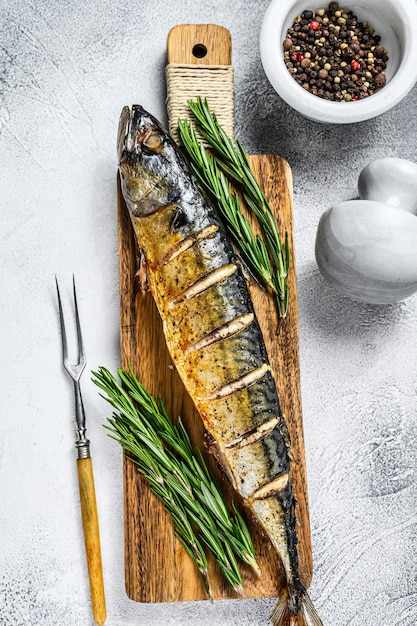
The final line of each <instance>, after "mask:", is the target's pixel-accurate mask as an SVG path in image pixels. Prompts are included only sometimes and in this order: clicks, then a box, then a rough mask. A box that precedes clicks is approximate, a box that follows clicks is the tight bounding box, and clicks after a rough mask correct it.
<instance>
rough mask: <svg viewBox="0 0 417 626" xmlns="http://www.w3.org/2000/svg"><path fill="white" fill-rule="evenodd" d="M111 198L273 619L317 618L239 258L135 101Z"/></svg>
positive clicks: (274, 399) (124, 117) (281, 623)
mask: <svg viewBox="0 0 417 626" xmlns="http://www.w3.org/2000/svg"><path fill="white" fill-rule="evenodd" d="M118 157H119V171H120V179H121V187H122V193H123V197H124V199H125V202H126V205H127V208H128V210H129V213H130V216H131V220H132V224H133V227H134V231H135V234H136V238H137V242H138V244H139V247H140V249H141V251H142V253H143V255H144V262H145V267H146V275H147V282H148V284H149V288H150V290H151V292H152V295H153V297H154V299H155V302H156V305H157V307H158V310H159V313H160V315H161V318H162V322H163V328H164V334H165V338H166V342H167V346H168V349H169V352H170V354H171V357H172V359H173V362H174V364H175V366H176V368H177V370H178V372H179V374H180V376H181V378H182V380H183V382H184V384H185V387H186V388H187V390H188V392H189V394H190V396H191V398H192V399H193V401H194V403H195V405H196V407H197V409H198V411H199V413H200V415H201V418H202V420H203V423H204V426H205V428H206V430H207V431H208V432H209V433H210V435H211V437H212V439H213V442H214V445H215V447H216V456H217V458H218V459H219V460H220V463H221V465H222V466H223V468H224V470H225V472H226V473H227V475H228V477H229V478H230V480H231V482H232V484H233V486H234V487H235V489H236V491H238V493H239V494H241V496H242V497H243V498H244V500H245V503H246V504H247V506H248V507H249V508H250V510H251V511H252V512H253V513H254V515H255V516H256V517H257V519H258V520H259V522H260V523H261V525H262V527H263V529H264V530H265V532H266V533H267V535H268V536H269V538H270V539H271V541H272V543H273V545H274V546H275V548H276V549H277V551H278V553H279V554H280V557H281V559H282V563H283V567H284V570H285V574H286V582H287V584H286V587H285V588H284V589H283V591H282V594H281V596H280V597H279V599H278V601H277V603H276V606H275V608H274V610H273V612H272V615H271V618H270V619H271V621H272V623H273V624H274V626H320V625H322V622H321V620H320V618H319V617H318V615H317V613H316V611H315V609H314V607H313V605H312V603H311V601H310V599H309V597H308V595H307V593H306V591H305V589H304V587H303V586H302V584H301V582H300V578H299V574H298V552H297V535H296V515H295V506H296V502H295V499H294V496H293V491H292V486H291V480H290V456H291V455H290V444H289V437H288V431H287V428H286V425H285V420H284V417H283V415H282V413H281V409H280V404H279V400H278V394H277V389H276V386H275V381H274V377H273V373H272V371H271V366H270V365H269V362H268V356H267V353H266V348H265V345H264V341H263V338H262V333H261V330H260V327H259V324H258V321H257V319H256V316H255V313H254V310H253V305H252V301H251V297H250V293H249V288H248V285H247V281H246V279H245V276H244V274H243V272H242V268H241V263H240V260H239V259H238V257H237V256H236V254H235V252H234V250H233V247H232V245H231V243H230V242H229V240H228V239H227V237H226V235H225V231H224V228H223V226H222V223H221V220H220V218H219V216H218V214H217V213H216V211H215V209H214V207H213V206H212V205H211V204H210V202H209V201H208V199H207V197H206V196H205V195H204V193H203V192H202V191H201V189H200V188H199V186H198V184H197V182H196V179H195V177H194V175H193V174H192V173H191V170H190V167H189V165H188V164H187V162H186V161H185V159H184V157H183V156H182V154H181V152H180V151H179V149H178V148H177V146H176V145H175V144H174V142H173V141H172V140H171V138H170V137H169V136H168V135H167V133H166V132H165V131H164V130H163V129H162V127H161V125H160V123H159V122H158V121H157V120H156V119H155V118H154V117H153V116H152V115H150V114H149V113H147V112H146V111H145V110H144V109H143V108H142V107H141V106H139V105H134V106H132V108H129V107H124V109H123V111H122V113H121V117H120V123H119V134H118Z"/></svg>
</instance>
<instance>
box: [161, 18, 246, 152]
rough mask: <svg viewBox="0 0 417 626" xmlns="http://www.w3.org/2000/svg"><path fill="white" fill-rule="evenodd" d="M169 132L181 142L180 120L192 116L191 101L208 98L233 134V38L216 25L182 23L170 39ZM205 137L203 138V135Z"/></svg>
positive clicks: (219, 118)
mask: <svg viewBox="0 0 417 626" xmlns="http://www.w3.org/2000/svg"><path fill="white" fill-rule="evenodd" d="M167 60H168V65H167V67H166V81H167V109H168V122H169V132H170V135H171V136H172V137H173V139H174V140H175V141H176V142H177V143H180V137H179V132H178V120H179V119H181V120H182V119H190V117H191V114H190V110H189V108H188V104H187V101H188V100H196V98H197V97H198V96H199V97H201V98H203V99H204V98H207V100H208V103H209V105H210V108H211V110H212V111H213V112H215V113H216V116H217V119H218V121H219V123H220V124H221V125H222V126H223V128H224V130H225V132H226V133H227V134H228V135H229V137H233V127H234V83H233V67H232V64H231V63H232V37H231V34H230V32H229V31H228V30H227V28H224V26H217V25H216V24H179V25H178V26H174V28H172V29H171V30H170V31H169V33H168V39H167ZM199 139H200V140H202V137H199Z"/></svg>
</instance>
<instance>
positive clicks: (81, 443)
mask: <svg viewBox="0 0 417 626" xmlns="http://www.w3.org/2000/svg"><path fill="white" fill-rule="evenodd" d="M55 282H56V290H57V294H58V306H59V319H60V322H61V337H62V355H63V363H64V367H65V369H66V371H67V372H68V374H69V375H70V376H71V378H72V380H73V381H74V394H75V421H76V424H77V427H76V432H77V440H76V442H75V446H76V448H77V450H78V458H79V459H86V458H89V457H90V441H89V440H88V439H87V438H86V436H85V432H86V426H85V412H84V405H83V399H82V396H81V387H80V378H81V374H82V373H83V370H84V368H85V365H86V363H87V359H86V355H85V350H84V343H83V338H82V334H81V324H80V316H79V313H78V305H77V292H76V290H75V278H74V277H73V281H72V282H73V290H74V311H75V322H76V329H77V343H78V362H77V363H71V362H70V359H69V356H68V341H67V333H66V330H65V320H64V313H63V309H62V301H61V295H60V292H59V286H58V279H57V278H56V276H55Z"/></svg>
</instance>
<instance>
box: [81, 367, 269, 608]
mask: <svg viewBox="0 0 417 626" xmlns="http://www.w3.org/2000/svg"><path fill="white" fill-rule="evenodd" d="M117 372H118V375H119V378H120V381H121V384H120V383H119V382H118V381H117V380H116V378H115V377H114V376H113V375H112V374H111V373H110V372H109V370H107V369H106V368H104V367H100V368H99V370H98V372H93V376H94V378H93V382H94V383H95V384H96V385H97V386H98V387H99V388H100V389H101V390H102V391H104V394H105V395H103V394H101V395H102V397H103V398H105V399H106V400H107V401H108V402H109V403H110V404H111V405H112V406H113V408H114V409H115V411H114V412H113V414H112V417H111V418H109V419H108V420H107V421H108V424H107V425H106V426H105V428H107V430H109V431H110V437H111V438H113V439H115V440H116V441H117V442H118V443H119V444H120V445H121V446H122V447H123V448H124V449H125V450H126V451H127V452H128V453H129V455H130V456H129V458H130V459H131V460H132V461H133V462H134V463H136V464H137V466H138V469H139V471H140V472H141V473H142V474H143V475H144V477H145V478H146V480H147V482H148V484H149V487H150V489H151V491H152V492H153V493H154V494H155V495H156V496H157V497H159V498H160V499H161V500H162V502H163V503H164V506H165V509H166V511H167V512H168V513H169V514H170V515H171V518H172V521H173V525H174V530H175V535H176V536H177V537H178V539H179V540H180V541H181V543H182V544H183V546H184V548H185V549H186V550H187V552H188V554H189V555H190V557H191V558H192V560H193V561H194V563H195V565H196V567H197V568H198V571H199V573H200V576H201V579H202V582H203V585H204V588H205V590H206V592H207V594H208V596H209V597H210V585H209V579H208V571H207V559H206V555H205V552H204V549H203V544H204V545H205V546H207V547H208V548H209V549H210V550H211V552H212V553H213V555H214V557H215V559H216V561H217V563H218V565H219V567H220V569H221V571H222V573H223V575H224V576H225V579H226V580H227V581H228V583H229V584H230V585H231V586H232V588H233V589H234V590H235V591H236V592H238V593H242V586H243V582H242V575H241V571H240V568H239V565H238V559H239V560H241V561H242V562H243V563H246V564H247V565H249V566H250V567H251V568H252V569H253V570H254V571H255V572H256V573H257V574H258V575H259V568H258V565H257V563H256V557H255V552H254V547H253V544H252V541H251V538H250V535H249V531H248V529H247V526H246V524H245V522H244V520H243V518H242V516H241V515H240V514H239V512H238V511H237V510H236V508H234V512H233V514H231V513H230V512H229V510H228V508H227V507H226V505H225V503H224V501H223V499H222V496H221V494H220V492H219V489H218V487H217V485H216V483H215V482H214V480H213V478H212V477H211V475H210V473H209V471H208V469H207V466H206V464H205V461H204V459H203V456H202V454H201V452H200V451H199V450H198V449H197V450H196V451H194V450H193V447H192V445H191V442H190V439H189V437H188V434H187V432H186V430H185V428H184V425H183V423H182V421H181V419H179V420H178V426H176V425H174V424H173V423H172V421H171V420H170V418H169V416H168V415H167V412H166V410H165V407H164V405H163V402H162V399H161V398H158V400H155V399H154V398H153V397H152V396H151V395H150V394H149V393H148V392H147V391H146V389H145V388H144V387H143V385H142V384H141V383H140V382H139V381H138V379H137V378H136V376H135V375H134V373H133V371H131V370H130V371H126V370H123V369H118V371H117Z"/></svg>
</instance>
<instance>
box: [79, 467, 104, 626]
mask: <svg viewBox="0 0 417 626" xmlns="http://www.w3.org/2000/svg"><path fill="white" fill-rule="evenodd" d="M77 469H78V484H79V487H80V504H81V514H82V520H83V529H84V541H85V551H86V557H87V566H88V576H89V579H90V592H91V603H92V609H93V617H94V621H95V622H96V624H98V626H103V624H104V622H105V621H106V602H105V599H104V584H103V568H102V562H101V548H100V532H99V526H98V514H97V503H96V492H95V487H94V476H93V465H92V462H91V458H87V459H77Z"/></svg>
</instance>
